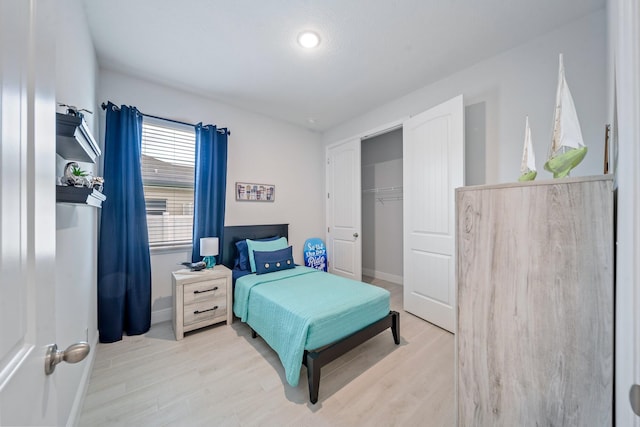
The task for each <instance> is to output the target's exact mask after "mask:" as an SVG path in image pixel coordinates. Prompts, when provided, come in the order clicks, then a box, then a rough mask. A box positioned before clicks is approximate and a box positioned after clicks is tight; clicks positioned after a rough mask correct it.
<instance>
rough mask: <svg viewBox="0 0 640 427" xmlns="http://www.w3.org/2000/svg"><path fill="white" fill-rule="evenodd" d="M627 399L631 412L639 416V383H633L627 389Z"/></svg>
mask: <svg viewBox="0 0 640 427" xmlns="http://www.w3.org/2000/svg"><path fill="white" fill-rule="evenodd" d="M629 401H630V402H631V409H632V410H633V413H634V414H636V415H637V416H639V417H640V385H638V384H634V385H632V386H631V389H630V390H629Z"/></svg>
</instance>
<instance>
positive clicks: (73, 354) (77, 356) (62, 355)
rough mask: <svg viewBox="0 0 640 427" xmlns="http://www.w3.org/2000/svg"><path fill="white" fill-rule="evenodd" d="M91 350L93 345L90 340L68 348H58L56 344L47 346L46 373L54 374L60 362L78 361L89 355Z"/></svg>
mask: <svg viewBox="0 0 640 427" xmlns="http://www.w3.org/2000/svg"><path fill="white" fill-rule="evenodd" d="M89 351H91V347H90V346H89V343H88V342H84V341H80V342H77V343H75V344H71V345H70V346H69V347H67V349H66V350H58V346H57V345H56V344H51V345H50V346H49V347H47V355H46V356H45V358H44V373H45V374H47V375H51V374H53V371H55V370H56V365H57V364H58V363H60V362H67V363H78V362H80V361H81V360H84V358H85V357H87V354H89Z"/></svg>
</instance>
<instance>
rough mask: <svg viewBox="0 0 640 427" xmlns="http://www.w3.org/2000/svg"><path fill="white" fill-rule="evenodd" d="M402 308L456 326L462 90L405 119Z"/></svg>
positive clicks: (442, 326) (461, 179) (446, 324)
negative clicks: (456, 251) (456, 221)
mask: <svg viewBox="0 0 640 427" xmlns="http://www.w3.org/2000/svg"><path fill="white" fill-rule="evenodd" d="M403 147H404V155H403V157H404V174H403V175H404V176H403V186H404V206H403V210H404V309H405V310H406V311H408V312H410V313H413V314H415V315H416V316H419V317H421V318H423V319H425V320H427V321H429V322H431V323H433V324H435V325H437V326H440V327H441V328H443V329H446V330H448V331H450V332H454V329H455V306H456V301H455V194H454V190H455V188H456V187H461V186H462V185H464V104H463V100H462V95H460V96H457V97H456V98H453V99H451V100H450V101H447V102H445V103H443V104H440V105H438V106H436V107H434V108H432V109H430V110H428V111H425V112H424V113H421V114H418V115H417V116H414V117H411V118H410V119H408V120H407V121H405V122H404V124H403Z"/></svg>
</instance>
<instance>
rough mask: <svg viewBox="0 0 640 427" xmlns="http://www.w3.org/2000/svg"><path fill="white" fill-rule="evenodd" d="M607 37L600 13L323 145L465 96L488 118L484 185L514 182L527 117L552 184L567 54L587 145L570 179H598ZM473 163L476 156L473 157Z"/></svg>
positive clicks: (416, 95) (329, 135) (353, 123)
mask: <svg viewBox="0 0 640 427" xmlns="http://www.w3.org/2000/svg"><path fill="white" fill-rule="evenodd" d="M606 36H607V33H606V22H605V11H604V9H603V10H601V11H598V12H596V13H593V14H590V15H588V16H586V17H584V18H582V19H580V20H577V21H575V22H573V23H571V24H569V25H566V26H564V27H562V28H560V29H558V30H556V31H553V32H551V33H549V34H547V35H544V36H542V37H539V38H537V39H535V40H532V41H531V42H529V43H526V44H524V45H521V46H519V47H517V48H515V49H512V50H509V51H507V52H505V53H503V54H501V55H498V56H495V57H493V58H490V59H488V60H486V61H483V62H481V63H478V64H476V65H475V66H473V67H470V68H467V69H465V70H462V71H460V72H458V73H456V74H453V75H451V76H449V77H448V78H446V79H443V80H441V81H439V82H436V83H434V84H431V85H429V86H426V87H424V88H422V89H419V90H417V91H414V92H412V93H410V94H408V95H406V96H404V97H401V98H398V99H396V100H394V101H392V102H389V103H388V104H385V105H383V106H381V107H379V108H376V109H375V110H372V111H371V112H369V113H366V114H364V115H362V116H360V117H357V118H355V119H353V120H349V121H347V122H345V123H343V124H342V125H340V126H337V127H335V128H334V129H331V130H330V131H328V132H326V133H325V134H324V135H323V141H324V143H325V144H327V145H328V144H331V143H334V142H337V141H340V140H343V139H346V138H349V137H352V136H355V135H362V134H365V133H366V132H367V131H369V130H371V129H374V128H377V127H379V126H381V125H383V124H385V123H391V122H393V121H396V120H399V119H402V118H404V117H407V116H410V115H414V114H417V113H420V112H422V111H424V110H427V109H429V108H430V107H433V106H435V105H438V104H439V103H441V102H444V101H446V100H448V99H450V98H453V97H454V96H456V95H459V94H461V93H462V94H463V95H464V99H465V105H466V106H467V109H466V111H467V113H468V112H469V108H468V107H471V106H475V107H479V109H480V110H483V111H482V112H483V114H484V116H485V117H486V138H485V139H484V141H486V160H485V165H484V166H485V168H484V170H485V179H486V183H499V182H511V181H515V180H517V178H518V176H519V174H520V159H521V156H522V144H523V140H524V124H525V116H526V115H527V114H528V115H529V121H530V124H531V132H532V137H533V147H534V151H535V155H536V160H537V166H538V179H549V178H551V174H550V173H548V172H546V171H544V170H543V166H544V162H545V161H546V156H547V152H548V149H549V142H550V140H551V129H552V127H551V125H552V119H553V112H554V107H555V92H556V86H557V74H558V54H559V53H564V64H565V69H566V77H567V81H568V84H569V88H570V89H571V92H572V95H573V98H574V101H575V105H576V109H577V112H578V117H579V119H580V124H581V126H582V132H583V136H584V139H585V143H586V145H587V146H588V147H589V153H588V154H587V156H586V158H585V159H584V161H583V162H582V164H580V165H579V166H578V167H577V168H576V169H574V171H573V172H572V175H573V176H582V175H596V174H601V173H602V162H603V150H604V124H605V119H606V107H607V99H606V62H607V55H606ZM391 78H392V77H391ZM372 90H374V89H372ZM468 161H472V162H473V161H474V158H469V157H468ZM480 169H482V168H480Z"/></svg>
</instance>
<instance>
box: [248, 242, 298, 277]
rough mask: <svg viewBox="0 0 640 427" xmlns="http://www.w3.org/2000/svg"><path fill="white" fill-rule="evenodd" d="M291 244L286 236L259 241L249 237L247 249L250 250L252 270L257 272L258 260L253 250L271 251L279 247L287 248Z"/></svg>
mask: <svg viewBox="0 0 640 427" xmlns="http://www.w3.org/2000/svg"><path fill="white" fill-rule="evenodd" d="M287 246H289V244H288V243H287V238H286V237H281V238H279V239H278V240H269V241H266V242H265V241H259V240H250V239H247V249H248V250H249V265H250V266H251V272H252V273H255V272H256V261H255V259H254V257H253V251H262V252H270V251H276V250H278V249H285V248H286V247H287Z"/></svg>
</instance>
